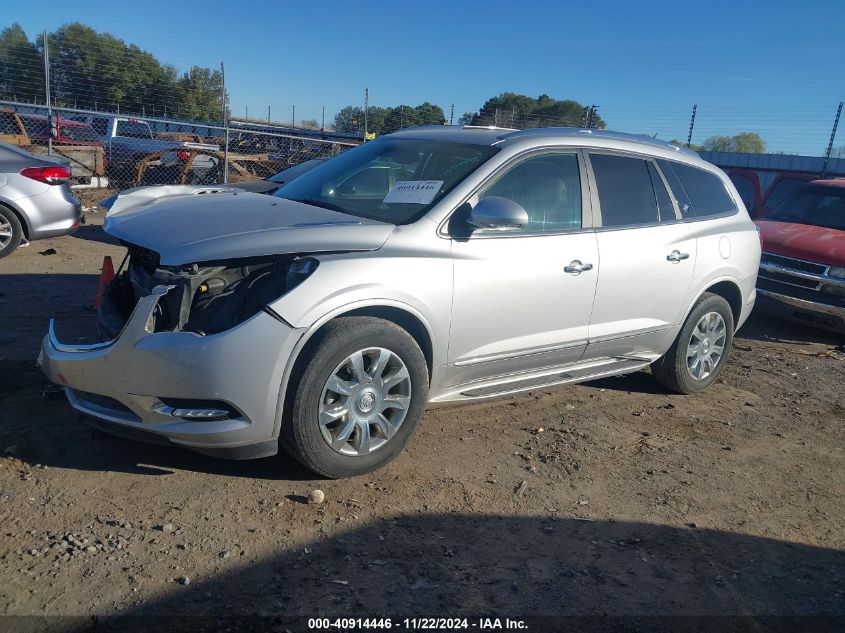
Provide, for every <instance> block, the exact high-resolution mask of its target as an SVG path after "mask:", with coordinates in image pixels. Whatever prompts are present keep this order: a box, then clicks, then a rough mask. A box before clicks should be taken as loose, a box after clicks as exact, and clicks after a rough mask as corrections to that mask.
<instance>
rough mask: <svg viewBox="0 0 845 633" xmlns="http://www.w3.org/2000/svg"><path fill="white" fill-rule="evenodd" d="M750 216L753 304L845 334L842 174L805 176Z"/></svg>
mask: <svg viewBox="0 0 845 633" xmlns="http://www.w3.org/2000/svg"><path fill="white" fill-rule="evenodd" d="M756 222H757V226H759V227H760V234H761V238H762V240H763V255H762V258H761V261H760V273H759V276H758V278H757V297H758V305H759V306H760V307H761V308H763V309H764V310H766V311H770V312H773V313H775V314H777V315H780V316H784V317H786V318H788V319H790V320H798V321H801V322H804V323H808V324H811V325H814V326H817V327H822V328H825V329H830V330H834V331H837V332H840V333H843V334H845V178H839V179H831V180H812V181H809V182H807V183H806V184H804V185H801V186H800V187H798V188H796V189H795V190H794V191H793V192H792V193H791V194H789V195H788V196H786V197H785V198H784V199H783V200H781V201H780V202H779V203H778V204H776V205H774V206H773V208H767V209H764V210H763V213H762V216H761V217H760V216H758V218H757V219H756Z"/></svg>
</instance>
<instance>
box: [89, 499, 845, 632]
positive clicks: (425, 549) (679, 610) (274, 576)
mask: <svg viewBox="0 0 845 633" xmlns="http://www.w3.org/2000/svg"><path fill="white" fill-rule="evenodd" d="M281 540H283V538H282V539H281ZM843 577H845V553H843V552H841V551H836V550H830V549H824V548H820V547H812V546H808V545H798V544H793V543H786V542H783V541H777V540H772V539H768V538H760V537H754V536H746V535H741V534H732V533H727V532H719V531H713V530H705V529H695V528H675V527H668V526H663V525H649V524H644V523H625V522H616V521H612V520H608V521H599V520H597V521H579V520H573V519H556V518H542V517H516V516H487V515H480V516H467V515H430V514H421V515H417V516H402V517H399V518H396V519H390V520H380V521H376V522H374V523H372V524H370V525H367V526H365V527H363V528H360V529H357V530H352V531H349V532H344V533H341V534H338V535H334V536H331V537H326V538H324V539H322V540H318V541H317V542H315V543H312V544H311V545H310V546H308V547H307V548H303V549H299V550H297V551H290V552H289V553H286V554H284V555H281V556H278V557H276V558H271V559H269V560H265V561H263V562H261V563H258V564H255V565H252V566H247V567H242V568H235V569H231V570H226V569H225V568H224V566H223V565H221V567H220V571H219V572H218V573H217V574H216V575H214V576H212V577H209V578H196V579H191V583H190V585H189V586H181V585H179V584H177V583H174V584H173V588H172V590H170V591H169V592H168V593H167V594H166V595H163V596H161V597H160V598H158V599H155V600H153V601H150V602H145V603H143V604H141V605H139V606H138V607H137V608H136V609H134V610H132V611H130V612H129V613H126V614H124V615H123V616H120V617H115V618H109V619H108V620H101V621H99V623H98V624H99V626H97V627H96V630H115V631H117V630H126V629H127V627H131V628H132V629H133V630H134V629H135V628H136V627H140V628H143V626H144V625H149V630H155V626H158V625H161V624H163V623H164V622H165V619H164V618H161V619H159V620H157V619H156V617H155V616H171V617H169V618H168V619H167V620H166V622H167V630H168V631H182V630H211V627H210V626H209V625H211V624H212V623H215V624H219V623H225V622H227V620H226V618H233V617H234V618H236V617H237V616H244V617H245V619H244V620H242V621H241V622H240V623H241V624H242V623H243V622H252V623H253V624H254V625H255V627H254V630H270V629H271V627H272V626H273V624H274V622H280V621H281V619H282V618H284V617H290V616H303V615H304V616H308V617H313V616H324V617H329V616H332V617H335V616H343V617H356V616H357V617H376V616H378V617H387V616H390V617H393V618H398V617H420V616H458V615H464V616H478V615H490V616H500V617H504V616H510V617H514V616H516V617H524V616H527V615H535V616H561V615H565V616H578V617H583V618H587V619H585V620H581V621H578V620H574V621H566V620H562V621H561V620H559V621H557V622H556V623H555V622H551V621H550V622H548V623H546V625H545V626H543V627H542V628H537V627H533V630H535V631H539V630H544V631H553V630H594V629H598V630H605V629H604V628H602V627H601V626H599V625H600V624H601V621H600V620H598V619H593V618H598V617H599V616H612V617H619V616H622V617H621V619H619V620H612V621H610V622H611V623H612V624H613V626H612V630H625V631H628V630H630V631H658V630H679V629H681V630H689V631H693V630H694V631H701V630H708V631H709V630H714V631H717V630H718V631H725V630H742V631H750V630H760V631H762V630H766V631H769V630H814V631H826V630H834V629H833V628H832V626H833V625H836V624H841V623H842V621H843V617H845V602H844V601H843V590H842V579H843ZM656 614H659V615H660V616H663V618H665V617H666V616H674V617H683V618H688V619H687V620H677V621H671V620H668V619H656V620H655V619H650V618H649V616H654V615H656ZM179 615H184V616H202V617H191V618H185V619H180V618H178V617H176V618H174V617H172V616H179ZM717 616H718V617H717ZM726 616H730V617H734V618H736V617H742V618H744V619H737V620H729V619H725V617H726ZM787 616H790V617H795V618H799V619H797V620H788V619H787ZM819 616H828V617H830V618H831V619H830V620H809V619H808V620H802V619H800V618H811V617H819ZM138 618H140V619H138ZM235 622H236V623H237V621H235ZM230 623H232V621H231V620H230ZM679 623H680V624H685V625H689V626H684V627H678V626H675V624H679ZM795 623H798V624H800V626H798V627H796V628H794V629H793V628H788V629H787V628H782V627H784V626H785V625H786V624H795ZM259 624H261V626H259ZM303 624H304V623H303ZM574 624H578V626H577V627H574V626H572V625H574ZM734 625H736V626H734ZM807 625H809V626H807ZM828 625H830V628H829V626H828ZM223 628H225V627H223ZM235 628H236V629H240V628H242V627H241V626H235ZM214 630H217V629H216V628H215V629H214ZM272 630H279V631H283V630H290V631H299V630H306V628H305V627H304V626H303V627H291V628H289V629H285V628H284V627H283V626H280V627H277V628H273V629H272ZM356 630H357V629H356Z"/></svg>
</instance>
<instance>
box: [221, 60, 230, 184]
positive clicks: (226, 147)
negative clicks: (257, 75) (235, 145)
mask: <svg viewBox="0 0 845 633" xmlns="http://www.w3.org/2000/svg"><path fill="white" fill-rule="evenodd" d="M220 80H221V83H222V84H223V184H224V185H225V184H228V182H229V108H227V107H226V69H225V67H224V66H223V62H220Z"/></svg>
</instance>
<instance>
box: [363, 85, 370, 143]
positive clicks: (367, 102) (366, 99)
mask: <svg viewBox="0 0 845 633" xmlns="http://www.w3.org/2000/svg"><path fill="white" fill-rule="evenodd" d="M369 108H370V89H369V88H364V142H365V143H366V142H367V132H368V130H367V110H369Z"/></svg>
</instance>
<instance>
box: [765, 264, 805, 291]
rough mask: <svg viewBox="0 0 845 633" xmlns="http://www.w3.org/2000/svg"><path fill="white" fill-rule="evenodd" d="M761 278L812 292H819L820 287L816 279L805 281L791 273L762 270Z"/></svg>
mask: <svg viewBox="0 0 845 633" xmlns="http://www.w3.org/2000/svg"><path fill="white" fill-rule="evenodd" d="M760 277H763V278H765V279H771V280H772V281H779V282H781V283H784V284H791V285H793V286H799V287H801V288H809V289H810V290H817V289H818V287H819V282H818V281H816V280H814V279H804V278H803V277H796V276H794V275H790V274H789V273H777V272H773V271H771V270H763V269H762V268H761V269H760Z"/></svg>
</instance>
